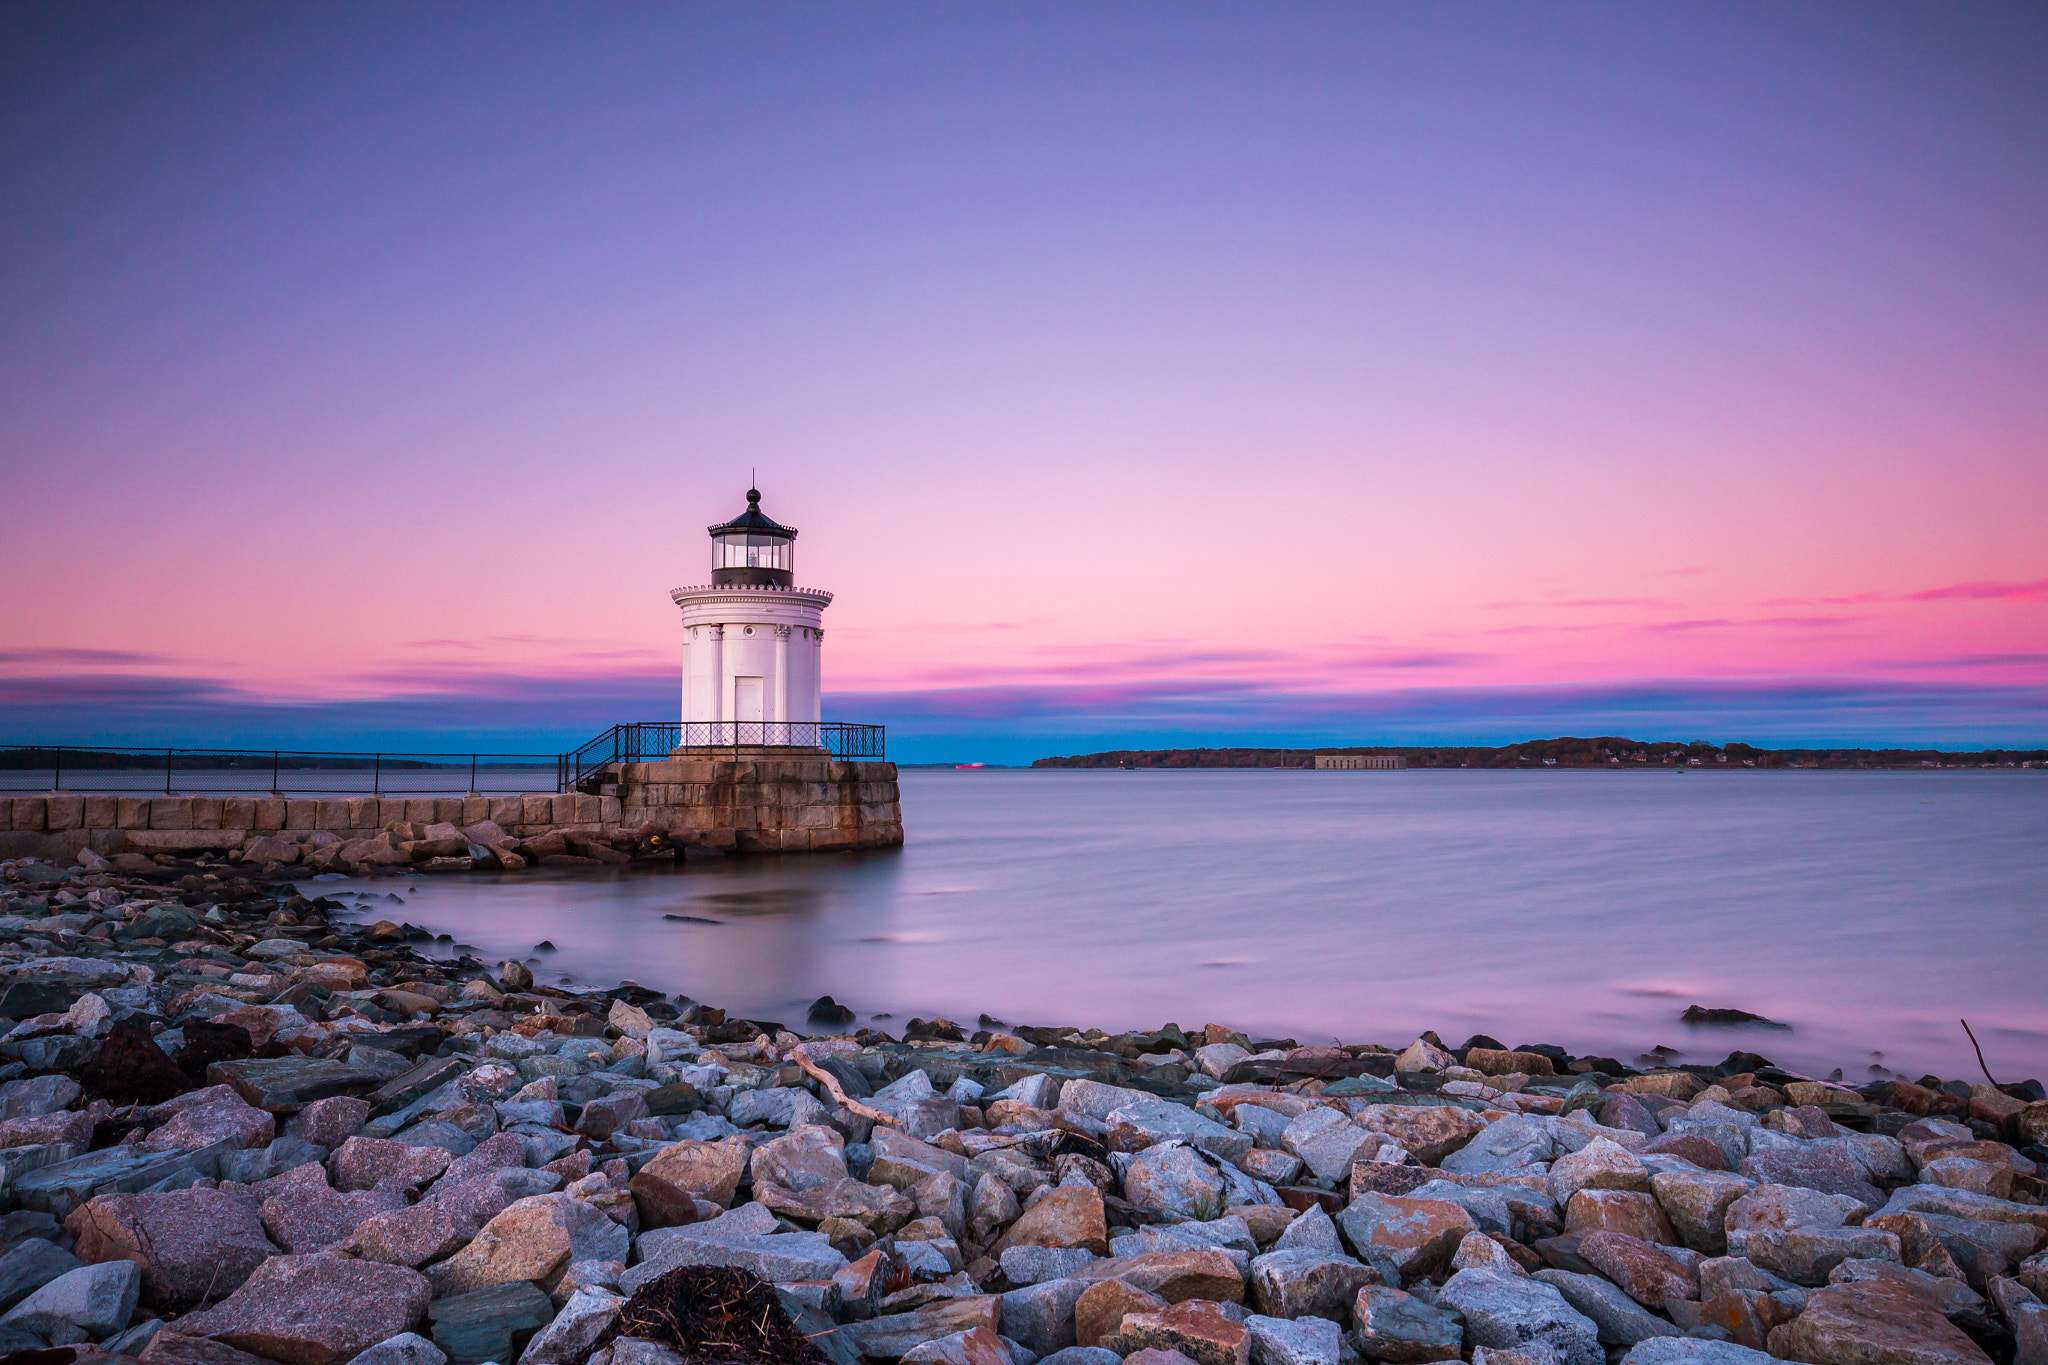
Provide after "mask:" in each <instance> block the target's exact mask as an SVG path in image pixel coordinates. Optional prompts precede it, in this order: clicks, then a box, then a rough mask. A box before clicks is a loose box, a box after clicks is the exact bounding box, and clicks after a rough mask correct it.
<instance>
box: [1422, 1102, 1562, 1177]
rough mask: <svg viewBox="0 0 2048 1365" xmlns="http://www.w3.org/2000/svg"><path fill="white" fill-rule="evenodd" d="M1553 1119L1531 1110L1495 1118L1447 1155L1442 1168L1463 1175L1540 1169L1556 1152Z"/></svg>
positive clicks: (1511, 1172)
mask: <svg viewBox="0 0 2048 1365" xmlns="http://www.w3.org/2000/svg"><path fill="white" fill-rule="evenodd" d="M1552 1122H1553V1120H1547V1119H1540V1118H1536V1117H1533V1116H1531V1115H1528V1114H1512V1115H1509V1116H1508V1117H1507V1118H1504V1119H1495V1120H1494V1121H1493V1122H1492V1123H1489V1124H1487V1125H1486V1127H1485V1128H1483V1129H1482V1130H1480V1132H1479V1134H1478V1136H1476V1137H1474V1138H1473V1139H1472V1140H1471V1141H1470V1142H1468V1143H1466V1144H1465V1145H1464V1146H1462V1147H1460V1148H1459V1149H1458V1150H1457V1151H1455V1152H1453V1153H1451V1154H1450V1155H1449V1156H1447V1157H1445V1158H1444V1159H1443V1162H1442V1165H1443V1168H1444V1169H1445V1170H1447V1171H1455V1172H1457V1173H1458V1174H1460V1175H1485V1174H1505V1175H1527V1174H1534V1173H1541V1172H1543V1171H1545V1170H1546V1169H1548V1164H1549V1162H1550V1159H1551V1157H1553V1156H1555V1155H1556V1154H1557V1138H1556V1135H1555V1134H1554V1133H1553V1132H1552V1130H1551V1124H1552Z"/></svg>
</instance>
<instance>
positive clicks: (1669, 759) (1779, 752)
mask: <svg viewBox="0 0 2048 1365" xmlns="http://www.w3.org/2000/svg"><path fill="white" fill-rule="evenodd" d="M1317 754H1330V755H1337V754H1399V755H1400V756H1401V757H1402V758H1404V759H1406V760H1407V762H1408V766H1409V767H1411V768H1608V769H1613V768H1623V769H1626V768H1658V767H1662V768H1679V767H1698V768H1709V767H1711V768H2018V767H2048V749H1980V750H1969V751H1953V750H1946V749H1852V748H1830V749H1760V748H1758V747H1757V746H1755V745H1753V744H1711V743H1708V742H1707V741H1705V740H1694V741H1692V742H1691V743H1679V742H1676V741H1672V740H1644V739H1626V738H1623V737H1622V736H1620V735H1598V736H1595V737H1592V738H1589V739H1582V738H1579V737H1578V736H1575V735H1562V736H1560V737H1558V738H1556V739H1532V740H1525V741H1523V742H1522V743H1520V744H1509V745H1506V746H1504V747H1502V748H1497V749H1491V748H1483V747H1468V748H1458V747H1450V746H1445V745H1426V746H1416V747H1413V748H1408V747H1403V746H1401V745H1370V746H1354V747H1349V748H1344V747H1324V748H1318V749H1256V748H1224V749H1208V748H1199V749H1112V750H1109V751H1107V752H1105V753H1099V754H1074V755H1071V756H1069V757H1064V758H1041V759H1038V760H1036V761H1034V762H1033V763H1032V765H1031V766H1032V767H1034V768H1313V767H1314V766H1315V761H1316V755H1317Z"/></svg>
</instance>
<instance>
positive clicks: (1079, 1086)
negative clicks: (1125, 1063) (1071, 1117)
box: [1059, 1079, 1159, 1123]
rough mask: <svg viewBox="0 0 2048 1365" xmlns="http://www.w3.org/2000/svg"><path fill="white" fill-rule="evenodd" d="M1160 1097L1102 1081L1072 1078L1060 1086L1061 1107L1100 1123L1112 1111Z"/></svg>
mask: <svg viewBox="0 0 2048 1365" xmlns="http://www.w3.org/2000/svg"><path fill="white" fill-rule="evenodd" d="M1158 1098H1159V1097H1158V1096H1157V1095H1154V1094H1151V1093H1149V1092H1148V1091H1144V1090H1131V1089H1127V1088H1125V1087H1124V1086H1120V1085H1105V1084H1103V1083H1102V1082H1101V1081H1090V1080H1079V1079H1077V1080H1071V1081H1068V1082H1067V1083H1066V1084H1065V1085H1063V1086H1061V1087H1060V1103H1059V1107H1060V1108H1062V1109H1066V1110H1070V1111H1071V1112H1073V1113H1076V1114H1084V1115H1086V1116H1087V1117H1089V1118H1091V1119H1094V1120H1095V1121H1096V1122H1098V1123H1102V1122H1106V1121H1107V1120H1108V1118H1109V1116H1110V1114H1111V1113H1112V1112H1114V1111H1115V1110H1118V1109H1121V1108H1123V1106H1125V1105H1127V1104H1142V1103H1144V1102H1145V1101H1147V1100H1155V1099H1158Z"/></svg>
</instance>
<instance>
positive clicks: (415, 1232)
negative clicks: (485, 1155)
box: [349, 1172, 526, 1266]
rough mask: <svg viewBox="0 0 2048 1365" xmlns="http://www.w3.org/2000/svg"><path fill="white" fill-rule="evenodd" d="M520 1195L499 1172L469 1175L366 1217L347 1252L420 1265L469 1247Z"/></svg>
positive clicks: (522, 1191) (389, 1262)
mask: <svg viewBox="0 0 2048 1365" xmlns="http://www.w3.org/2000/svg"><path fill="white" fill-rule="evenodd" d="M524 1197H526V1190H525V1189H524V1188H523V1187H521V1186H518V1185H515V1184H513V1183H512V1182H510V1181H507V1180H506V1179H505V1178H504V1177H503V1175H502V1174H500V1173H497V1172H486V1173H484V1174H483V1175H475V1176H471V1177H470V1178H469V1179H467V1180H464V1181H462V1182H460V1183H459V1184H457V1185H454V1186H452V1187H449V1188H445V1189H443V1190H441V1191H440V1192H439V1193H437V1194H436V1195H434V1197H433V1198H431V1199H425V1200H422V1201H421V1202H419V1203H417V1204H414V1205H413V1206H412V1207H411V1208H400V1209H396V1210H394V1211H392V1212H390V1213H380V1214H376V1215H374V1216H373V1217H370V1218H366V1219H364V1220H363V1222H362V1223H361V1224H359V1225H358V1226H357V1228H356V1230H355V1234H354V1236H353V1237H352V1238H351V1240H350V1247H349V1249H350V1250H352V1251H354V1252H355V1254H356V1255H358V1256H361V1257H362V1258H363V1259H364V1260H366V1261H380V1262H382V1263H384V1264H386V1265H404V1266H423V1265H426V1264H428V1263H430V1262H433V1261H438V1260H440V1259H441V1258H442V1257H444V1256H451V1255H453V1254H454V1253H456V1252H458V1251H460V1250H461V1249H462V1248H463V1247H465V1246H467V1245H469V1243H470V1241H471V1239H473V1238H474V1237H475V1236H476V1235H477V1233H478V1232H480V1231H481V1230H482V1229H483V1226H484V1224H486V1223H488V1222H490V1221H491V1219H493V1218H495V1217H497V1216H498V1215H499V1214H501V1213H503V1212H504V1211H505V1210H506V1209H508V1208H510V1207H512V1205H513V1204H515V1203H517V1202H518V1201H519V1200H520V1199H522V1198H524Z"/></svg>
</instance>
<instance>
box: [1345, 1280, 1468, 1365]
mask: <svg viewBox="0 0 2048 1365" xmlns="http://www.w3.org/2000/svg"><path fill="white" fill-rule="evenodd" d="M1351 1321H1352V1337H1353V1339H1354V1340H1355V1341H1356V1342H1357V1343H1358V1349H1359V1350H1360V1351H1361V1352H1363V1353H1364V1354H1365V1355H1366V1357H1367V1358H1368V1359H1372V1360H1385V1361H1391V1362H1392V1365H1427V1362H1430V1361H1436V1360H1456V1359H1457V1358H1458V1355H1459V1349H1460V1347H1462V1346H1463V1344H1464V1341H1465V1324H1464V1321H1463V1320H1462V1319H1461V1318H1460V1317H1459V1316H1458V1315H1457V1314H1456V1313H1450V1312H1446V1311H1444V1310H1443V1309H1441V1308H1439V1307H1437V1306H1436V1305H1435V1304H1432V1303H1429V1302H1426V1301H1424V1300H1422V1299H1418V1298H1416V1297H1415V1296H1414V1295H1413V1294H1407V1293H1404V1292H1402V1291H1401V1290H1399V1289H1394V1288H1391V1287H1389V1286H1385V1285H1367V1286H1366V1287H1365V1288H1363V1289H1361V1290H1359V1291H1358V1297H1357V1299H1356V1300H1354V1301H1353V1303H1352V1307H1351Z"/></svg>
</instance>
